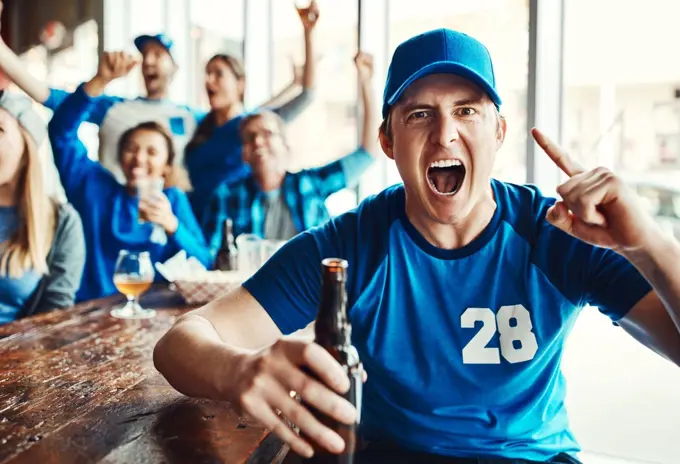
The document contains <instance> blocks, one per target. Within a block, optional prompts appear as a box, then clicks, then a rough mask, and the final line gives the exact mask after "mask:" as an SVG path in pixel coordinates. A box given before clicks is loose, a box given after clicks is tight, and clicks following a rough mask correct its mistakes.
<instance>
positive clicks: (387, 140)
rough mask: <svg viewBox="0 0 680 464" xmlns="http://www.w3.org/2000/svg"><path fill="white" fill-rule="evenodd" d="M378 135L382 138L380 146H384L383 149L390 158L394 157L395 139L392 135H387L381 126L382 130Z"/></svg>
mask: <svg viewBox="0 0 680 464" xmlns="http://www.w3.org/2000/svg"><path fill="white" fill-rule="evenodd" d="M378 137H379V138H380V146H381V147H382V150H383V151H384V152H385V154H386V155H387V157H388V158H389V159H394V149H393V147H394V141H393V140H392V137H390V136H389V135H387V134H386V133H385V130H384V129H383V128H382V127H381V128H380V131H379V132H378Z"/></svg>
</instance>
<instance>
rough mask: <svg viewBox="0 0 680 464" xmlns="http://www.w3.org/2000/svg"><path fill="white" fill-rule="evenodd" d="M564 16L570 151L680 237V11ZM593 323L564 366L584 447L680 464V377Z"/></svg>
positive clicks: (582, 326)
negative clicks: (622, 184)
mask: <svg viewBox="0 0 680 464" xmlns="http://www.w3.org/2000/svg"><path fill="white" fill-rule="evenodd" d="M565 15H566V16H565V22H564V24H565V43H564V71H565V75H564V113H563V114H564V119H563V130H562V132H563V143H564V145H565V147H566V149H567V150H568V151H569V152H570V154H571V155H572V156H574V157H576V158H577V159H578V160H579V161H580V162H581V163H582V164H584V165H585V166H587V167H591V168H592V167H595V166H598V165H601V166H606V167H608V168H610V169H612V170H614V172H616V173H617V174H619V175H621V176H622V177H623V178H624V179H625V180H626V181H627V182H628V183H629V184H630V185H631V186H633V187H634V188H635V189H637V190H638V192H639V193H640V194H642V198H643V204H644V205H646V206H647V208H648V210H649V212H650V213H651V214H653V215H655V216H656V218H657V220H658V221H659V222H660V223H661V224H662V225H663V226H664V227H665V228H666V229H667V230H668V231H669V232H671V233H674V234H675V236H676V237H680V189H679V188H678V187H677V185H678V175H679V174H680V143H679V142H680V100H679V99H678V96H679V94H678V88H679V87H680V80H679V78H680V60H678V59H676V58H675V50H676V48H677V47H676V44H677V43H678V42H680V29H678V27H677V22H678V17H680V3H679V2H678V1H677V0H648V1H645V2H626V3H625V7H623V3H622V2H617V1H615V0H568V1H566V2H565ZM589 313H590V311H584V315H583V316H582V318H581V319H580V320H579V323H578V324H577V325H576V328H575V330H574V333H573V335H572V339H571V340H572V341H571V342H570V344H571V348H570V349H569V350H567V353H566V357H565V361H566V364H565V365H566V366H567V367H568V369H567V371H566V373H567V381H568V383H569V386H570V395H569V397H568V398H569V404H568V407H569V410H570V417H571V419H572V423H573V428H574V432H575V433H576V435H577V437H578V438H579V440H580V441H581V445H582V446H583V448H584V450H586V451H590V452H592V453H595V454H596V455H598V456H599V455H607V456H611V457H612V459H614V458H616V459H620V460H622V461H624V460H625V462H642V461H644V462H659V463H662V462H663V463H672V462H678V459H679V457H680V441H678V439H677V432H676V430H677V428H676V427H674V424H676V423H677V418H678V413H679V411H680V399H679V398H678V395H677V385H678V384H679V382H680V373H678V369H677V367H676V366H675V365H673V364H671V363H668V362H667V361H666V360H664V359H662V358H661V357H659V356H656V355H655V354H654V353H652V352H651V351H649V350H647V349H646V348H645V347H643V346H642V345H640V344H639V343H637V342H635V341H634V340H633V339H631V338H630V337H627V336H626V335H625V334H624V333H622V332H621V330H619V328H615V327H612V325H611V323H610V322H608V321H607V320H606V319H605V320H603V318H601V317H599V318H598V316H599V315H598V314H597V313H594V314H589ZM591 319H592V320H591ZM605 348H606V349H605ZM569 368H570V369H569ZM622 405H623V407H622ZM621 437H631V438H633V439H630V440H626V439H621ZM584 460H585V462H591V460H590V459H588V458H587V457H585V458H584ZM592 462H596V461H595V460H594V459H593V460H592Z"/></svg>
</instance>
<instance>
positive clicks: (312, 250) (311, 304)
mask: <svg viewBox="0 0 680 464" xmlns="http://www.w3.org/2000/svg"><path fill="white" fill-rule="evenodd" d="M403 208H404V201H403V189H402V190H400V189H399V188H391V189H388V190H385V191H383V192H381V193H380V194H378V195H377V196H375V197H369V198H367V199H366V200H364V201H363V202H362V203H361V205H359V206H358V207H357V208H356V209H355V210H353V211H350V212H348V213H345V214H341V215H340V216H337V217H335V218H333V219H331V220H330V221H328V222H327V223H326V224H324V225H323V226H320V227H314V228H312V229H309V230H307V231H306V232H303V233H301V234H299V235H297V236H296V237H295V238H293V239H291V240H290V241H289V242H288V243H286V244H285V245H284V246H283V247H282V248H281V249H280V250H279V251H277V252H276V254H274V256H272V257H271V258H270V259H269V260H268V261H267V262H266V263H265V264H264V265H263V266H262V267H261V268H260V270H259V271H258V272H256V273H255V275H253V276H252V277H251V278H250V279H249V280H247V281H246V282H244V284H243V286H244V287H245V288H246V290H248V292H250V294H251V295H253V297H254V298H255V299H256V300H257V301H258V302H259V303H260V304H261V305H262V307H263V308H264V309H265V310H266V311H267V313H268V314H269V316H270V317H271V318H272V320H273V321H274V323H276V325H277V326H278V328H279V329H280V330H281V332H283V333H284V334H290V333H293V332H295V331H296V330H299V329H301V328H303V327H306V326H307V325H308V324H309V323H310V322H312V321H313V320H314V319H315V318H316V313H317V309H318V306H319V298H320V294H321V261H322V260H323V259H325V258H341V259H345V260H347V262H348V263H349V267H348V269H347V307H348V308H352V307H353V306H354V304H355V302H356V301H357V298H359V296H360V295H361V294H362V293H363V291H364V289H365V283H366V282H368V281H369V280H370V279H372V278H373V277H374V274H375V270H376V269H377V268H378V267H379V266H380V263H382V262H383V260H384V259H385V257H386V256H387V252H388V246H389V245H388V242H389V240H387V237H389V229H390V227H391V225H392V224H393V223H394V221H395V220H398V217H399V216H400V215H401V214H402V211H403Z"/></svg>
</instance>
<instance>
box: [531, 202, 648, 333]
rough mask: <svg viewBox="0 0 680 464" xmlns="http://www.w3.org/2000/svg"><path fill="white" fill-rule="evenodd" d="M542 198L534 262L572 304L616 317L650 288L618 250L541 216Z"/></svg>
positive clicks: (630, 307) (544, 207) (613, 318)
mask: <svg viewBox="0 0 680 464" xmlns="http://www.w3.org/2000/svg"><path fill="white" fill-rule="evenodd" d="M552 203H553V201H551V202H550V203H548V202H545V204H544V206H543V208H542V211H541V215H540V216H539V217H540V218H541V224H539V236H538V241H537V243H536V245H535V247H534V250H533V256H532V262H534V263H535V264H536V265H537V266H538V267H539V268H540V269H541V271H542V272H543V273H544V274H545V275H546V277H547V278H548V279H549V280H550V281H551V283H552V284H553V285H555V287H556V288H558V290H560V292H561V293H562V295H564V296H565V298H567V299H568V300H569V301H570V302H571V303H572V304H574V305H576V306H585V305H586V304H589V305H591V306H597V307H598V309H599V310H600V312H602V313H603V314H605V315H607V316H609V318H610V319H612V320H613V321H618V320H619V319H621V318H622V317H624V316H625V315H626V314H627V313H628V311H630V310H631V309H632V308H633V306H635V304H636V303H637V302H638V301H640V300H641V299H642V298H643V297H644V296H645V295H647V293H649V292H650V291H651V290H652V287H651V285H650V284H649V283H648V282H647V280H645V278H644V277H643V276H642V275H641V274H640V273H639V272H638V270H637V269H636V268H635V267H634V266H633V265H632V264H631V263H630V262H629V261H628V260H626V259H625V258H624V257H623V256H621V255H619V254H618V253H616V252H614V251H612V250H609V249H605V248H600V247H596V246H592V245H590V244H587V243H585V242H582V241H581V240H578V239H576V238H574V237H572V236H571V235H569V234H567V233H565V232H562V231H561V230H560V229H558V228H556V227H554V226H553V225H552V224H550V223H548V222H547V221H546V220H545V212H546V211H547V209H548V207H549V206H550V205H551V204H552Z"/></svg>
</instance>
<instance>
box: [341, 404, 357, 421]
mask: <svg viewBox="0 0 680 464" xmlns="http://www.w3.org/2000/svg"><path fill="white" fill-rule="evenodd" d="M340 413H341V414H340V415H341V417H340V420H341V421H342V422H344V423H346V424H352V423H354V422H355V421H356V420H357V410H356V409H355V408H354V406H352V405H350V404H345V405H344V406H343V407H342V409H341V410H340Z"/></svg>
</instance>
